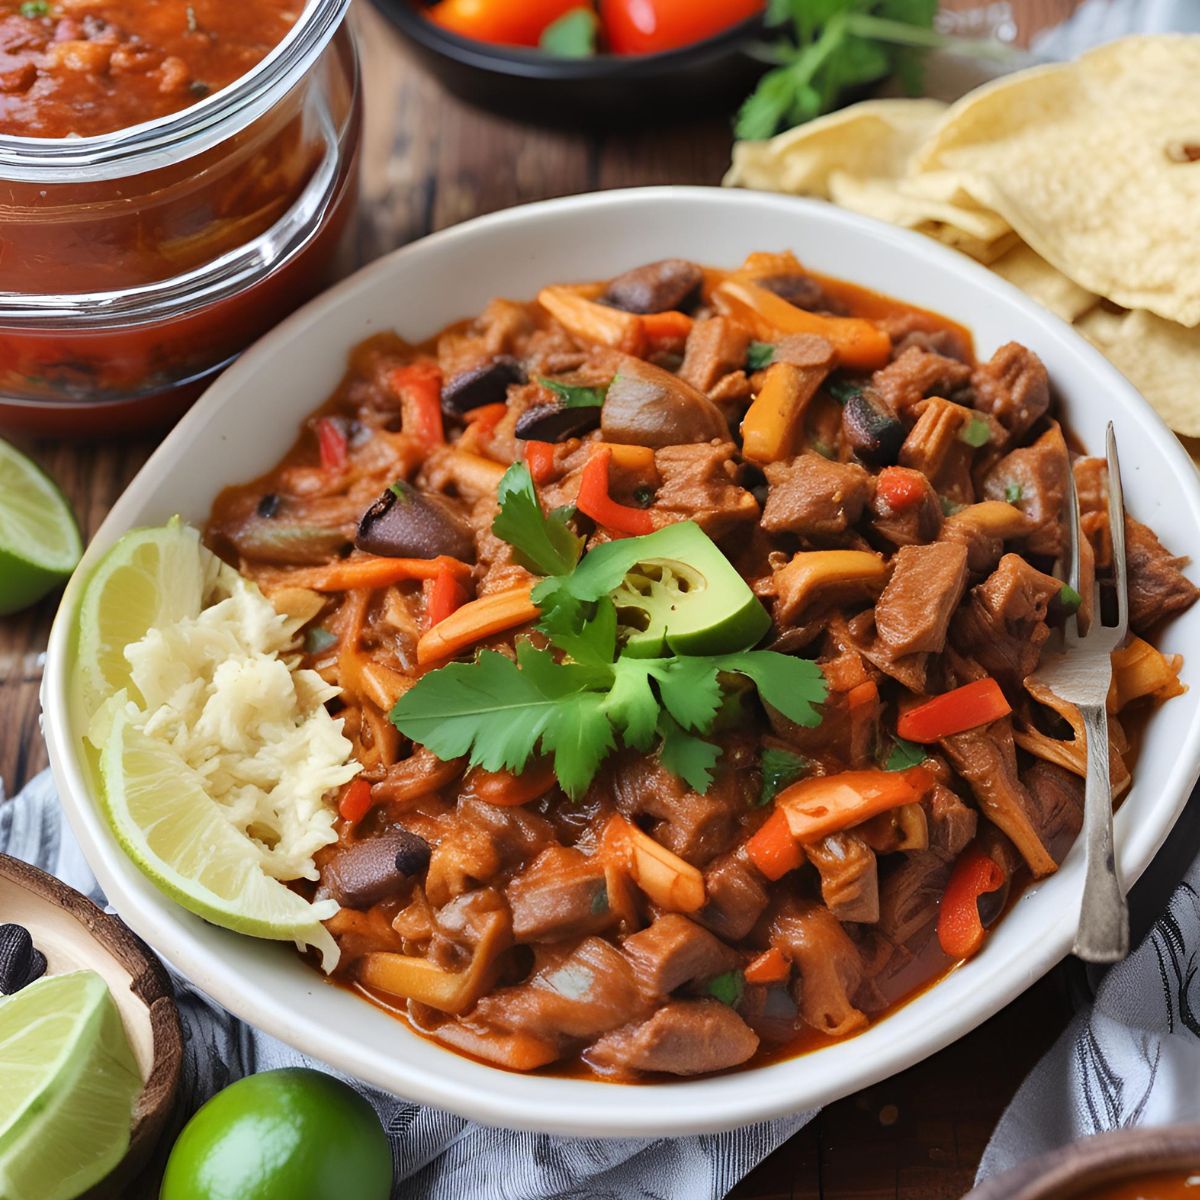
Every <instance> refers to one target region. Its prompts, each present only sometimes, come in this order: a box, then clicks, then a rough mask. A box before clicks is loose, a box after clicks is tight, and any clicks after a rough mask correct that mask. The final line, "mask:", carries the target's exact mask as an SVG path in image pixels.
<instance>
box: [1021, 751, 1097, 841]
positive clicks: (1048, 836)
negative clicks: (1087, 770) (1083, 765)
mask: <svg viewBox="0 0 1200 1200" xmlns="http://www.w3.org/2000/svg"><path fill="white" fill-rule="evenodd" d="M1021 782H1022V783H1024V785H1025V789H1026V791H1027V792H1028V793H1029V798H1030V800H1031V801H1032V802H1033V804H1032V811H1033V813H1034V821H1035V823H1036V825H1037V827H1038V831H1039V833H1040V835H1041V839H1042V841H1043V842H1044V843H1045V845H1046V847H1047V848H1048V849H1049V851H1050V853H1051V855H1052V856H1053V858H1054V861H1055V862H1058V863H1061V862H1062V860H1063V859H1064V858H1065V857H1066V853H1067V851H1068V850H1069V849H1070V848H1071V845H1072V843H1073V842H1074V841H1075V839H1076V837H1078V836H1079V831H1080V829H1082V828H1083V780H1082V779H1080V778H1079V776H1078V775H1072V774H1071V772H1070V771H1068V770H1066V769H1065V768H1063V767H1060V766H1058V765H1057V764H1056V763H1049V762H1043V761H1042V760H1041V759H1039V760H1038V761H1037V762H1035V763H1034V764H1033V765H1032V766H1031V767H1030V768H1029V769H1028V770H1027V771H1026V772H1025V773H1024V774H1023V775H1022V776H1021Z"/></svg>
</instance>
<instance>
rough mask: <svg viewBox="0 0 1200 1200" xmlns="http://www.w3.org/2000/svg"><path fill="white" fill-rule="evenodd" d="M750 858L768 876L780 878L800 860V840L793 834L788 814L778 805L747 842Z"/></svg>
mask: <svg viewBox="0 0 1200 1200" xmlns="http://www.w3.org/2000/svg"><path fill="white" fill-rule="evenodd" d="M746 853H747V854H748V855H749V857H750V861H751V862H752V863H753V864H754V865H755V866H756V867H757V868H758V869H759V871H760V872H761V873H762V874H763V875H765V876H766V877H767V878H768V879H782V878H783V877H784V876H785V875H786V874H787V873H788V872H789V871H794V870H795V869H796V868H797V867H798V866H799V865H800V864H801V863H802V862H803V861H804V854H803V852H802V851H801V849H800V843H799V842H797V841H796V839H795V838H794V837H793V836H792V831H791V829H790V828H789V826H788V820H787V816H786V815H785V814H784V812H783V810H782V809H779V808H777V809H776V810H775V811H774V812H773V813H772V814H771V815H770V816H769V817H768V818H767V819H766V820H765V821H764V822H763V823H762V825H760V826H759V827H758V831H757V832H756V833H755V834H754V835H753V836H752V837H751V838H750V839H749V841H747V842H746Z"/></svg>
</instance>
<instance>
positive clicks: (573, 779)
mask: <svg viewBox="0 0 1200 1200" xmlns="http://www.w3.org/2000/svg"><path fill="white" fill-rule="evenodd" d="M603 705H604V697H603V696H602V695H601V694H600V693H599V692H577V693H575V694H573V695H571V696H570V697H568V698H566V699H564V700H561V701H560V702H559V706H558V712H557V714H556V716H555V719H554V720H553V721H552V722H551V723H550V724H549V725H548V726H547V728H546V732H545V733H544V734H543V735H542V749H543V750H545V751H546V752H547V753H550V752H552V753H553V754H554V774H555V775H556V776H557V777H558V785H559V787H561V788H562V790H563V791H564V792H566V793H567V795H568V796H570V797H571V799H572V800H578V799H579V798H580V797H581V796H582V795H583V793H584V792H586V791H587V789H588V785H589V784H590V783H591V782H592V779H593V777H594V776H595V774H596V772H597V770H599V768H600V764H601V763H602V762H603V761H604V759H605V758H606V757H607V756H608V754H609V753H610V752H611V751H612V750H615V749H616V745H617V744H616V742H615V741H614V740H613V734H612V726H611V725H609V723H608V720H607V718H606V717H605V716H604V712H603Z"/></svg>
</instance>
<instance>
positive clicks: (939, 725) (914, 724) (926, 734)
mask: <svg viewBox="0 0 1200 1200" xmlns="http://www.w3.org/2000/svg"><path fill="white" fill-rule="evenodd" d="M1010 712H1012V708H1011V706H1010V705H1009V703H1008V701H1007V700H1006V699H1005V698H1004V693H1003V692H1002V691H1001V690H1000V685H999V684H998V683H997V682H996V681H995V680H994V679H990V678H989V679H977V680H976V681H975V682H974V683H968V684H965V685H964V686H963V687H960V688H955V689H954V690H953V691H952V692H943V693H942V694H941V695H940V696H934V698H933V699H932V700H926V701H925V703H924V704H918V705H917V706H916V707H915V708H910V709H908V710H906V711H905V712H902V713H901V714H900V719H899V720H898V721H897V722H896V732H897V733H898V734H899V735H900V736H901V737H902V738H904V739H906V740H907V741H910V742H936V741H937V740H938V739H939V738H944V737H949V736H950V735H951V734H953V733H962V732H963V731H964V730H967V729H975V728H977V727H978V726H980V725H990V724H991V723H992V722H993V721H998V720H1000V718H1001V717H1006V716H1008V714H1009V713H1010Z"/></svg>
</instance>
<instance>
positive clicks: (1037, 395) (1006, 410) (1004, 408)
mask: <svg viewBox="0 0 1200 1200" xmlns="http://www.w3.org/2000/svg"><path fill="white" fill-rule="evenodd" d="M971 386H972V388H973V389H974V392H975V407H976V408H977V409H979V410H980V411H981V412H986V413H991V415H992V416H993V417H995V418H996V419H997V420H998V421H999V422H1000V424H1001V425H1003V426H1004V428H1005V429H1006V430H1007V431H1008V438H1009V444H1010V445H1012V444H1013V443H1015V442H1018V441H1020V439H1021V438H1022V437H1023V436H1024V434H1025V433H1027V432H1028V431H1029V430H1030V429H1032V428H1033V426H1034V425H1035V424H1036V423H1037V422H1038V421H1039V420H1041V418H1042V417H1043V416H1044V415H1045V413H1046V410H1047V409H1048V408H1049V407H1050V380H1049V377H1048V376H1047V374H1046V368H1045V367H1044V366H1043V365H1042V360H1041V359H1040V358H1038V356H1037V355H1036V354H1034V352H1033V351H1032V350H1027V349H1026V348H1025V347H1024V346H1022V345H1020V344H1018V343H1017V342H1006V343H1005V344H1004V345H1003V346H1001V347H1000V349H999V350H997V351H996V353H995V354H993V355H992V357H991V359H990V360H989V361H988V362H985V363H980V364H979V366H977V367H976V368H975V370H974V371H973V372H972V374H971Z"/></svg>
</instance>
